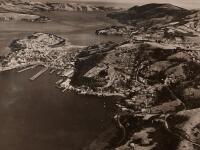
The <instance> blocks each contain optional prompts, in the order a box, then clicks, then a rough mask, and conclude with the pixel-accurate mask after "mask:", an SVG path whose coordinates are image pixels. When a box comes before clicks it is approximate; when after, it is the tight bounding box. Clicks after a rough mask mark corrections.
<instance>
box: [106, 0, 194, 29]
mask: <svg viewBox="0 0 200 150" xmlns="http://www.w3.org/2000/svg"><path fill="white" fill-rule="evenodd" d="M193 13H194V11H192V10H187V9H184V8H180V7H178V6H174V5H172V4H155V3H151V4H146V5H143V6H134V7H132V8H130V9H128V10H127V11H122V12H117V13H111V14H108V16H109V17H111V18H114V19H118V20H119V21H120V22H122V23H126V24H130V25H136V26H147V27H152V26H163V25H166V24H167V23H170V22H175V21H181V20H183V19H184V18H185V17H186V16H188V15H191V14H193Z"/></svg>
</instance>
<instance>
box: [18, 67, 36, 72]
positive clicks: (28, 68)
mask: <svg viewBox="0 0 200 150" xmlns="http://www.w3.org/2000/svg"><path fill="white" fill-rule="evenodd" d="M37 66H38V65H33V66H29V67H27V68H24V69H22V70H19V71H17V72H18V73H21V72H24V71H27V70H30V69H33V68H35V67H37Z"/></svg>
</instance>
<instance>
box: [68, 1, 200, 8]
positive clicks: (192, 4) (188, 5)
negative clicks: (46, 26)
mask: <svg viewBox="0 0 200 150" xmlns="http://www.w3.org/2000/svg"><path fill="white" fill-rule="evenodd" d="M71 1H90V2H95V1H100V2H117V3H128V4H132V5H135V4H146V3H171V4H174V5H177V6H181V7H185V8H198V9H200V0H71Z"/></svg>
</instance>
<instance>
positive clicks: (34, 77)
mask: <svg viewBox="0 0 200 150" xmlns="http://www.w3.org/2000/svg"><path fill="white" fill-rule="evenodd" d="M47 70H48V68H47V67H45V68H44V69H42V70H40V71H39V72H38V73H37V74H35V75H34V76H33V77H31V78H30V80H31V81H34V80H35V79H37V78H38V77H39V76H41V75H42V74H43V73H45V72H46V71H47Z"/></svg>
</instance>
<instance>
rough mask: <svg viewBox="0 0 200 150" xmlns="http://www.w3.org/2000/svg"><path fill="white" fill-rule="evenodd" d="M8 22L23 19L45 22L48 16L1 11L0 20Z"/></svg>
mask: <svg viewBox="0 0 200 150" xmlns="http://www.w3.org/2000/svg"><path fill="white" fill-rule="evenodd" d="M8 21H9V22H10V21H14V22H16V21H25V22H46V21H49V18H47V17H44V16H38V15H32V14H23V13H14V12H8V13H6V12H2V13H0V22H8Z"/></svg>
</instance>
